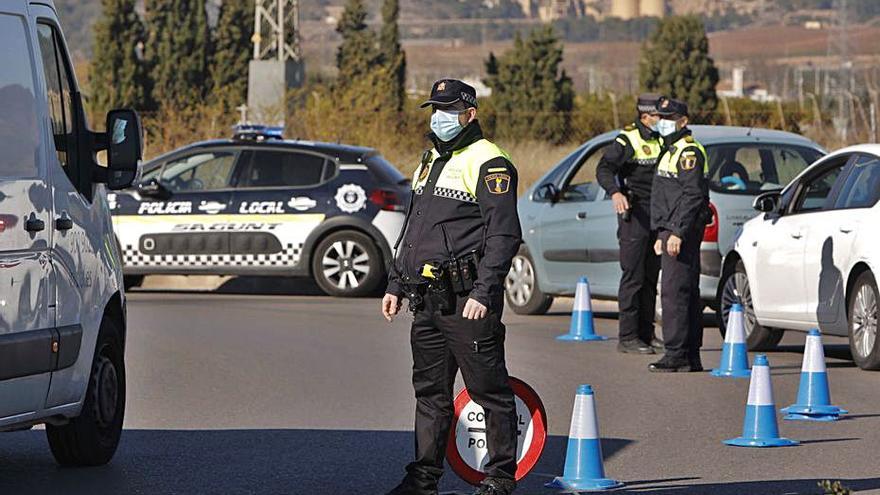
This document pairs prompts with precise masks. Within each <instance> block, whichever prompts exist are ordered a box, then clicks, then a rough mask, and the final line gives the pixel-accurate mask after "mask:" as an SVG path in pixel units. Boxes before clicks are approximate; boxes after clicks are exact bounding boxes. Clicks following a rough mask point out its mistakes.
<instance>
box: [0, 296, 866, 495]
mask: <svg viewBox="0 0 880 495" xmlns="http://www.w3.org/2000/svg"><path fill="white" fill-rule="evenodd" d="M302 292H306V293H311V292H313V291H312V290H310V289H304V290H303V291H302ZM378 305H379V302H378V300H376V299H360V300H339V299H332V298H327V297H321V296H314V295H306V296H302V295H298V296H290V295H288V296H240V295H223V294H216V293H207V294H202V293H168V292H166V293H143V292H142V293H134V294H132V295H131V297H130V303H129V318H130V329H129V341H128V349H127V366H128V406H127V407H128V410H127V415H126V431H125V433H124V435H123V440H122V444H121V445H120V449H119V452H118V453H117V455H116V457H115V459H114V460H113V462H112V463H111V464H110V465H108V466H105V467H101V468H93V469H81V470H75V469H59V468H57V467H56V466H55V464H54V463H53V461H52V458H51V455H50V454H49V452H48V447H47V445H46V442H45V438H44V434H43V432H42V431H40V430H32V431H27V432H17V433H9V434H4V435H2V436H0V459H2V461H0V494H4V495H5V494H18V493H59V494H61V493H63V494H71V495H77V494H105V493H107V494H134V493H144V494H177V493H180V494H195V493H212V494H213V493H217V494H239V493H242V494H243V493H269V494H276V493H277V494H282V493H283V494H310V495H315V494H349V493H351V494H382V493H384V491H385V490H387V489H389V488H390V487H391V486H393V485H394V484H396V482H397V481H398V480H399V478H400V477H401V475H402V473H403V471H402V467H403V466H404V464H405V463H406V462H407V461H408V459H409V457H410V456H411V455H412V454H411V452H412V435H411V430H412V411H413V407H414V400H413V399H412V396H411V388H410V382H409V372H410V367H411V360H410V351H409V339H408V320H409V319H408V317H406V316H404V317H402V318H399V319H398V320H397V321H396V322H395V323H394V324H391V325H388V324H386V323H384V321H383V320H382V319H381V317H380V316H379V315H378ZM570 307H571V306H570V301H561V302H560V303H557V304H556V306H555V307H554V311H553V313H552V314H551V315H549V316H541V317H520V316H516V315H513V313H512V312H509V313H508V315H507V317H506V321H507V324H508V339H507V342H508V343H507V349H508V362H509V367H510V371H511V373H512V374H513V375H515V376H518V377H520V378H522V379H524V380H525V381H526V382H528V383H529V384H531V385H532V386H533V387H534V388H535V389H536V390H537V391H538V392H539V393H540V394H541V396H542V398H543V401H544V404H545V406H546V409H547V414H548V418H549V426H550V435H551V437H550V439H549V442H548V444H547V447H546V449H545V451H544V455H543V456H542V458H541V461H540V462H539V464H538V466H537V467H536V469H535V470H534V471H533V473H532V474H531V475H529V476H528V477H527V478H526V479H525V480H524V481H523V483H522V484H521V487H522V490H521V491H519V492H517V493H523V494H540V493H548V494H549V493H553V492H551V491H549V490H545V489H543V488H542V485H543V483H545V482H546V481H548V480H549V479H550V478H551V477H552V476H555V475H558V474H561V472H562V466H563V462H564V453H565V447H566V436H567V434H568V428H569V420H570V415H571V409H572V403H573V399H574V393H575V389H576V387H577V385H578V384H581V383H589V384H592V385H593V387H594V389H595V391H596V400H597V402H598V414H599V421H600V431H601V434H602V436H603V448H604V450H605V457H606V460H605V468H606V471H607V473H608V475H609V476H612V477H615V478H618V479H620V480H623V481H625V482H626V483H627V488H626V489H624V490H622V491H621V492H622V493H658V494H678V493H683V494H709V493H711V494H716V493H717V494H728V493H729V494H819V493H822V491H821V490H820V489H819V488H818V487H817V485H816V483H817V481H818V480H822V479H828V478H830V479H835V480H842V481H843V483H844V485H846V486H848V487H849V488H851V489H853V490H854V491H855V492H856V493H880V462H878V457H880V456H878V451H880V400H878V396H880V373H867V372H863V371H860V370H859V369H858V368H855V367H854V366H853V364H852V363H851V362H850V361H848V360H846V357H848V350H847V347H846V345H845V341H844V340H843V339H836V338H829V339H826V353H827V354H828V366H829V372H830V381H831V384H832V397H833V399H834V402H835V403H837V404H840V405H842V406H844V407H846V408H847V409H849V410H850V411H851V415H850V416H848V418H847V419H846V420H843V421H839V422H837V423H832V424H805V423H800V422H782V423H781V424H780V428H781V431H782V433H783V435H785V436H788V437H791V438H795V439H798V440H801V441H802V442H803V443H802V444H801V445H800V446H798V447H790V448H783V449H768V450H759V449H743V448H734V447H726V446H724V445H722V444H721V441H722V440H723V439H726V438H731V437H735V436H738V435H739V433H740V431H741V427H742V418H743V411H744V405H745V400H746V396H747V392H748V381H747V380H725V379H717V378H713V377H711V376H709V375H708V374H707V373H702V374H680V375H675V374H673V375H656V374H651V373H648V372H647V370H646V365H647V364H648V363H649V362H650V358H649V357H644V356H629V355H620V354H617V353H616V352H615V350H614V346H615V341H614V340H611V341H608V342H604V343H588V344H584V343H564V342H559V341H556V340H555V339H554V337H555V336H556V335H558V334H560V333H564V332H565V331H566V330H567V327H568V314H567V311H569V310H570ZM596 307H597V309H601V308H608V306H607V305H603V304H597V306H596ZM615 316H616V315H615V314H614V313H613V312H607V313H599V314H598V319H597V329H598V332H599V333H602V334H605V335H609V336H613V335H614V334H615V333H616V321H615V320H614V318H615ZM707 320H709V319H707ZM706 335H707V338H706V346H705V349H704V350H705V352H704V353H703V361H704V364H705V365H707V367H712V366H714V365H715V364H717V362H718V358H719V355H720V352H719V350H720V345H721V340H720V338H719V336H718V332H717V329H715V328H711V329H707V333H706ZM803 341H804V336H803V334H796V333H795V334H791V335H788V336H786V339H785V341H784V345H783V346H782V347H781V348H780V350H779V351H778V352H773V353H770V354H769V359H770V363H771V365H772V367H773V380H774V389H775V393H776V402H777V405H778V406H780V407H782V406H785V405H788V404H789V403H791V402H793V400H794V398H795V395H796V391H797V386H798V379H799V370H800V362H801V358H802V353H803ZM442 489H443V490H444V491H452V492H455V491H462V492H465V491H466V490H467V489H468V487H467V485H466V484H464V483H463V482H461V481H459V480H458V479H457V478H456V477H455V475H454V474H447V476H446V477H445V478H444V481H443V485H442ZM467 493H469V492H467Z"/></svg>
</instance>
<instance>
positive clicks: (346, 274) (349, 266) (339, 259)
mask: <svg viewBox="0 0 880 495" xmlns="http://www.w3.org/2000/svg"><path fill="white" fill-rule="evenodd" d="M321 265H322V267H323V270H324V277H326V278H327V280H329V281H330V282H331V283H332V284H334V285H336V287H338V288H339V289H341V290H345V289H356V288H357V287H358V286H360V284H361V283H362V282H363V281H364V279H365V278H367V275H368V274H369V273H370V255H369V254H367V251H366V249H364V247H363V246H361V245H360V244H358V243H357V242H355V241H351V240H346V241H337V242H334V243H333V244H331V245H330V248H329V249H328V250H327V252H325V253H324V257H323V259H322V260H321Z"/></svg>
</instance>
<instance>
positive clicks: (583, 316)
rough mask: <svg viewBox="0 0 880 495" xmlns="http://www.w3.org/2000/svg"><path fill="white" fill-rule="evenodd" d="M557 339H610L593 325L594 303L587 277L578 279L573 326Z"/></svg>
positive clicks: (572, 312) (572, 319)
mask: <svg viewBox="0 0 880 495" xmlns="http://www.w3.org/2000/svg"><path fill="white" fill-rule="evenodd" d="M556 340H581V341H589V340H608V337H603V336H601V335H596V329H595V327H594V326H593V304H592V302H591V301H590V282H588V281H587V277H581V279H580V280H578V283H577V288H576V289H575V292H574V309H572V311H571V328H569V330H568V333H567V334H565V335H560V336H559V337H556Z"/></svg>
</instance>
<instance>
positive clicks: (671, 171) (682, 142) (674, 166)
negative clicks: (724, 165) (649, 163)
mask: <svg viewBox="0 0 880 495" xmlns="http://www.w3.org/2000/svg"><path fill="white" fill-rule="evenodd" d="M695 148H696V149H695ZM689 153H702V155H703V175H706V174H708V173H709V157H708V156H707V155H706V148H704V147H703V145H702V144H700V142H699V141H697V140H696V139H694V137H693V136H690V135H688V136H685V137H683V138H681V139H679V140H678V141H676V142H675V143H673V145H672V146H670V147H669V149H668V150H667V151H666V153H664V154H663V157H662V158H660V164H659V165H657V175H659V176H661V177H670V178H677V177H678V164H679V162H680V161H681V160H682V158H683V157H684V158H687V157H688V154H689Z"/></svg>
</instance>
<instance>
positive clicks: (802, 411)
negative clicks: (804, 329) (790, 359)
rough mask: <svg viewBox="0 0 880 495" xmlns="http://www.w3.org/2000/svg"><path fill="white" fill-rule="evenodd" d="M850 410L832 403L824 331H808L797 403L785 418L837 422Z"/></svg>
mask: <svg viewBox="0 0 880 495" xmlns="http://www.w3.org/2000/svg"><path fill="white" fill-rule="evenodd" d="M847 412H848V411H846V410H844V409H841V408H839V407H837V406H832V405H831V392H830V391H829V389H828V372H827V370H826V369H825V349H824V348H823V347H822V334H821V333H820V332H819V330H818V329H817V328H814V329H812V330H810V332H809V333H807V343H806V346H805V347H804V363H803V365H802V366H801V384H800V386H799V387H798V396H797V402H795V403H794V404H792V405H790V406H788V407H786V408H785V409H783V410H782V413H783V414H786V416H785V419H792V420H803V421H836V420H837V419H839V418H840V415H841V414H846V413H847Z"/></svg>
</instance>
